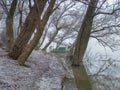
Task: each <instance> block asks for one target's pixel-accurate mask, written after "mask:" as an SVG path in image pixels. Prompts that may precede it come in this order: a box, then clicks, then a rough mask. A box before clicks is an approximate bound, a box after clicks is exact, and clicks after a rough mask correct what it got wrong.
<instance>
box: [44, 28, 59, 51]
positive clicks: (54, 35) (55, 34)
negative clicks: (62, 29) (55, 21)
mask: <svg viewBox="0 0 120 90" xmlns="http://www.w3.org/2000/svg"><path fill="white" fill-rule="evenodd" d="M57 34H58V30H56V31H55V32H54V34H53V36H52V37H51V38H50V40H49V42H48V43H47V44H46V45H45V47H44V48H43V49H42V50H44V51H45V50H46V49H47V48H48V46H49V45H50V44H51V43H52V41H53V40H54V39H55V37H56V36H57Z"/></svg>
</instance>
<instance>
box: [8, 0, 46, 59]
mask: <svg viewBox="0 0 120 90" xmlns="http://www.w3.org/2000/svg"><path fill="white" fill-rule="evenodd" d="M46 2H47V0H44V1H43V0H41V1H40V0H38V3H39V4H40V5H39V8H40V11H39V14H38V11H37V9H36V6H35V5H34V6H33V7H32V8H31V10H30V12H29V14H28V16H27V18H26V20H25V23H24V24H23V26H22V28H21V32H20V34H19V35H18V37H17V39H16V41H15V43H14V45H13V48H12V50H11V52H10V53H9V56H10V57H11V58H13V59H15V60H16V59H17V58H18V57H19V56H20V54H21V53H22V51H23V49H24V47H25V46H26V45H27V43H28V41H29V40H30V38H31V36H32V34H33V32H34V30H35V27H36V26H37V22H38V15H41V14H42V12H43V10H44V7H45V5H46Z"/></svg>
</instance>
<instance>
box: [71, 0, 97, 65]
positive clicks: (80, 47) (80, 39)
mask: <svg viewBox="0 0 120 90" xmlns="http://www.w3.org/2000/svg"><path fill="white" fill-rule="evenodd" d="M98 1H99V0H90V3H89V5H88V8H87V12H86V15H85V17H84V19H83V22H82V25H81V28H80V30H79V32H78V36H77V39H76V43H75V51H74V55H73V63H72V65H73V66H79V65H80V64H82V60H83V57H84V53H85V51H86V48H87V45H88V41H89V37H90V32H91V28H92V23H93V18H94V13H95V9H96V6H97V3H98Z"/></svg>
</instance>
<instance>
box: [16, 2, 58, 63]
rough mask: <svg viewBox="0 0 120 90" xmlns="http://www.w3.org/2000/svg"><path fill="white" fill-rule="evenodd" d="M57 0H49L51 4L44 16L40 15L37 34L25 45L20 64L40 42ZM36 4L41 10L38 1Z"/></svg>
mask: <svg viewBox="0 0 120 90" xmlns="http://www.w3.org/2000/svg"><path fill="white" fill-rule="evenodd" d="M55 1H56V0H51V1H50V2H49V6H48V7H47V10H46V11H45V13H44V16H43V18H42V19H40V17H39V16H38V17H37V18H38V20H39V21H38V24H37V31H36V34H35V35H34V37H33V39H32V40H31V41H30V43H29V44H28V45H27V46H26V47H25V49H24V50H23V52H22V54H21V55H20V56H19V58H18V62H19V64H20V65H24V63H25V61H26V60H27V58H28V56H29V55H30V54H31V52H32V50H33V49H34V48H35V47H36V45H37V44H38V42H39V39H40V37H41V36H42V34H43V31H44V28H45V26H46V24H47V21H48V19H49V17H50V15H51V14H52V12H53V11H54V9H53V8H54V4H55ZM36 6H37V10H38V12H39V5H38V3H37V1H36Z"/></svg>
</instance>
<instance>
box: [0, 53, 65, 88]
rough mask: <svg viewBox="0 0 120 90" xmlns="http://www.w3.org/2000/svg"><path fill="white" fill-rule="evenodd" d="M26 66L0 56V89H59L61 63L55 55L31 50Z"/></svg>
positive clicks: (62, 73) (62, 71) (62, 72)
mask: <svg viewBox="0 0 120 90" xmlns="http://www.w3.org/2000/svg"><path fill="white" fill-rule="evenodd" d="M26 65H27V66H28V67H23V66H19V65H18V63H17V61H15V60H11V59H10V58H8V57H7V56H0V90H60V89H61V81H62V78H63V75H64V72H65V70H64V68H63V65H62V63H60V62H59V60H58V59H57V58H56V57H53V56H50V55H44V54H43V53H42V52H41V51H33V53H32V54H31V56H30V57H29V59H28V61H27V62H26Z"/></svg>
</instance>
